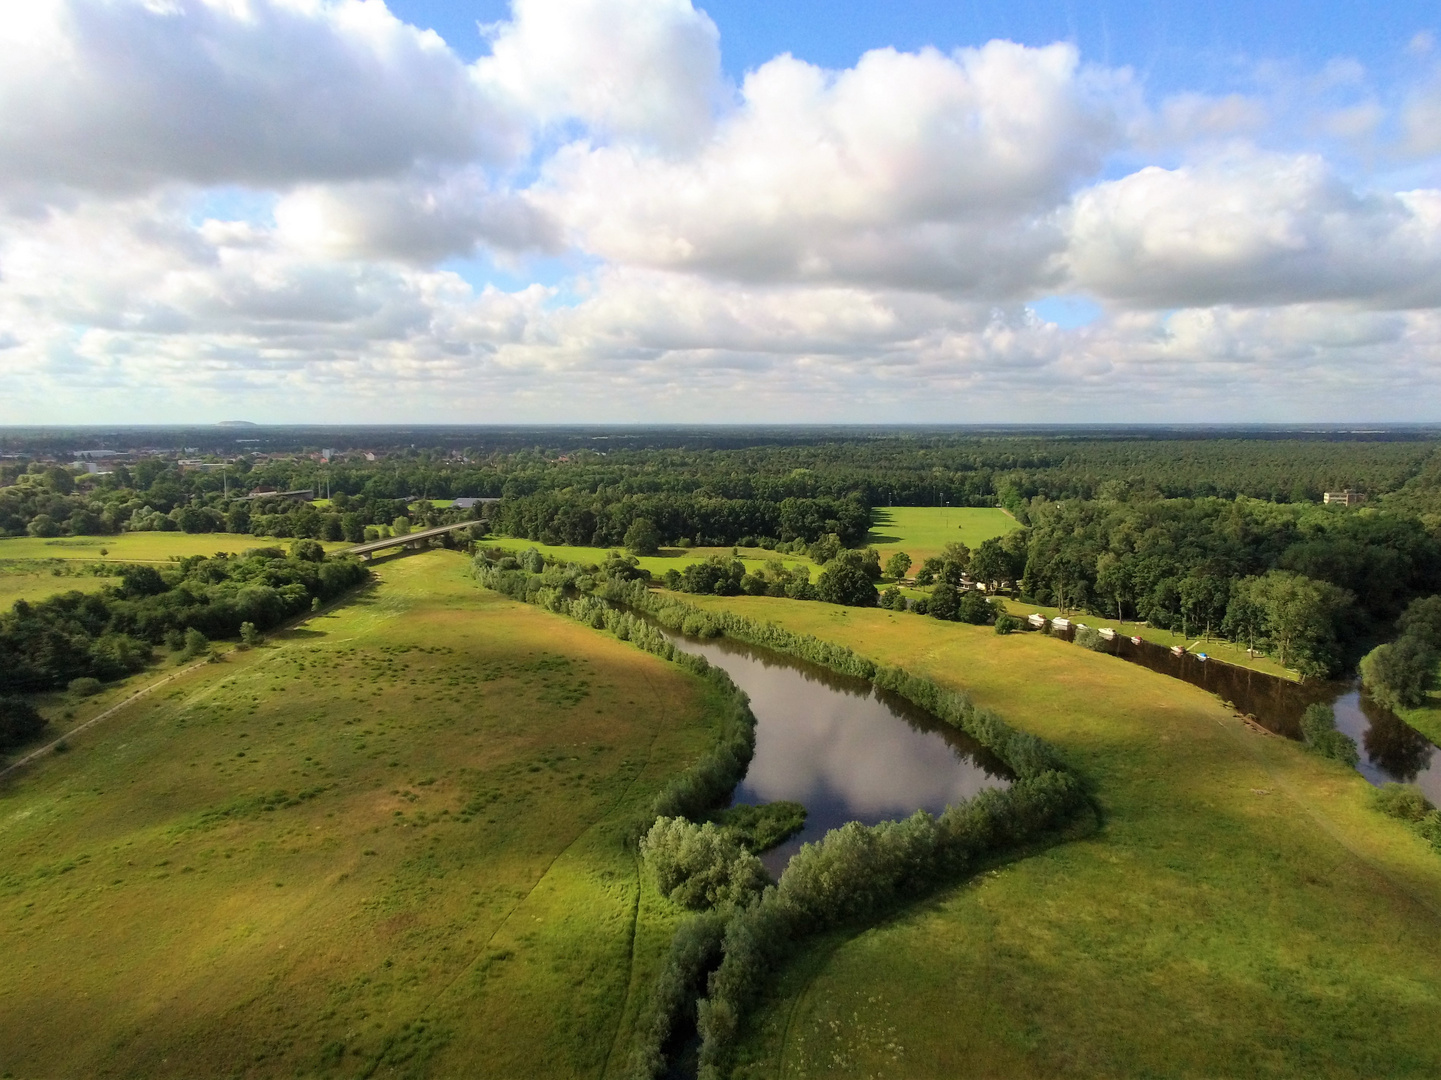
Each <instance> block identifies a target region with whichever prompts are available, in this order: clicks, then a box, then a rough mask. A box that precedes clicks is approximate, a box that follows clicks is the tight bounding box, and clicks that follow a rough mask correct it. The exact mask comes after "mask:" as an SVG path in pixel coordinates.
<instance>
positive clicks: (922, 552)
mask: <svg viewBox="0 0 1441 1080" xmlns="http://www.w3.org/2000/svg"><path fill="white" fill-rule="evenodd" d="M1020 527H1021V526H1020V524H1019V523H1018V522H1017V521H1016V519H1015V518H1013V517H1011V515H1010V514H1008V513H1006V512H1005V511H1004V510H997V509H993V508H988V507H978V506H878V507H876V508H875V509H874V510H872V511H871V532H870V535H869V536H868V537H866V543H867V544H870V545H871V546H873V547H876V548H879V549H880V552H881V563H882V565H884V564H885V561H886V559H887V558H888V557H889V556H890V555H891V553H892V552H895V551H904V552H905V553H906V554H907V555H909V556H910V557H911V559H912V560H913V562H914V563H915V568H916V569H919V568H920V565H921V563H922V562H923V561H925V560H926V559H928V558H930V557H931V556H932V555H939V554H940V553H941V548H943V547H945V546H946V545H947V544H954V543H957V542H959V543H962V544H965V545H966V547H968V548H970V549H971V550H972V551H974V550H975V549H976V548H978V547H980V546H981V543H982V541H985V540H989V539H990V538H991V537H993V536H1005V535H1006V533H1008V532H1011V531H1013V530H1015V529H1019V528H1020Z"/></svg>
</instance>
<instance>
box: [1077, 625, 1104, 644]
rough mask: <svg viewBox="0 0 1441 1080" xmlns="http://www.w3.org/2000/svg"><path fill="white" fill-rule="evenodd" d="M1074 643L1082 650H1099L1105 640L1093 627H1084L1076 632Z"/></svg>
mask: <svg viewBox="0 0 1441 1080" xmlns="http://www.w3.org/2000/svg"><path fill="white" fill-rule="evenodd" d="M1075 643H1076V644H1077V645H1079V646H1080V647H1081V648H1083V649H1092V650H1100V649H1101V648H1102V647H1103V646H1104V645H1105V639H1104V638H1102V637H1101V632H1100V631H1099V630H1097V629H1096V628H1095V627H1092V626H1086V627H1083V628H1082V629H1080V630H1077V631H1076V637H1075Z"/></svg>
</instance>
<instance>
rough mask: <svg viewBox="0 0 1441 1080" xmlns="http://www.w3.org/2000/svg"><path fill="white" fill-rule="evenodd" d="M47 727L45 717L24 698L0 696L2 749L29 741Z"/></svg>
mask: <svg viewBox="0 0 1441 1080" xmlns="http://www.w3.org/2000/svg"><path fill="white" fill-rule="evenodd" d="M44 728H45V718H44V717H43V716H41V715H40V713H39V711H38V710H37V709H36V708H35V706H34V705H31V704H30V703H29V702H28V701H26V700H25V699H24V698H18V697H0V750H9V749H11V748H12V747H15V746H19V745H20V744H22V743H26V742H29V741H30V740H31V739H33V738H35V736H36V735H39V734H40V732H41V731H43V730H44Z"/></svg>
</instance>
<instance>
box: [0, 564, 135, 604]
mask: <svg viewBox="0 0 1441 1080" xmlns="http://www.w3.org/2000/svg"><path fill="white" fill-rule="evenodd" d="M115 580H116V579H115V578H113V577H97V576H95V575H93V574H64V573H61V574H55V573H52V572H51V570H50V569H47V568H46V567H45V566H44V565H43V564H36V563H33V562H29V561H25V562H19V563H0V611H9V610H10V607H11V606H12V605H13V604H14V603H15V601H16V600H44V599H45V598H46V597H48V596H54V595H55V594H56V593H63V592H71V591H72V590H73V591H78V592H99V591H100V590H101V589H102V588H104V587H105V586H106V585H110V584H113V583H114V582H115Z"/></svg>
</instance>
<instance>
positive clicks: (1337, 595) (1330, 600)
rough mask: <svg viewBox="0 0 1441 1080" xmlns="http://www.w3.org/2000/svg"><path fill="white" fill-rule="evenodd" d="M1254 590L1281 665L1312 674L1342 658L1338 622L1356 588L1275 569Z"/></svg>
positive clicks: (1253, 587)
mask: <svg viewBox="0 0 1441 1080" xmlns="http://www.w3.org/2000/svg"><path fill="white" fill-rule="evenodd" d="M1250 590H1251V597H1252V599H1253V600H1254V602H1255V603H1257V604H1258V605H1259V606H1260V608H1261V610H1262V612H1263V613H1264V617H1265V626H1266V636H1267V637H1268V638H1269V639H1270V640H1271V642H1272V643H1273V644H1274V645H1275V646H1276V649H1277V657H1276V659H1277V660H1278V661H1279V662H1280V664H1281V666H1282V667H1292V666H1294V667H1295V668H1296V669H1297V670H1299V671H1301V672H1302V674H1308V675H1309V674H1324V673H1326V672H1327V671H1329V670H1330V669H1331V667H1332V666H1333V665H1334V664H1335V662H1336V657H1335V647H1336V623H1337V621H1338V620H1339V619H1340V618H1342V617H1343V615H1344V614H1345V612H1346V609H1347V608H1348V607H1349V606H1350V603H1351V594H1350V593H1347V592H1346V591H1344V590H1343V589H1338V588H1337V587H1336V586H1335V585H1332V584H1330V583H1329V582H1325V581H1313V580H1311V579H1310V578H1308V577H1303V576H1302V575H1300V574H1297V573H1293V572H1292V571H1289V570H1271V571H1269V572H1268V573H1267V574H1266V575H1265V576H1264V577H1261V578H1257V579H1255V583H1254V584H1253V585H1251V586H1250Z"/></svg>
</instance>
